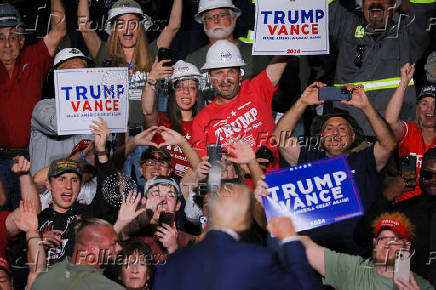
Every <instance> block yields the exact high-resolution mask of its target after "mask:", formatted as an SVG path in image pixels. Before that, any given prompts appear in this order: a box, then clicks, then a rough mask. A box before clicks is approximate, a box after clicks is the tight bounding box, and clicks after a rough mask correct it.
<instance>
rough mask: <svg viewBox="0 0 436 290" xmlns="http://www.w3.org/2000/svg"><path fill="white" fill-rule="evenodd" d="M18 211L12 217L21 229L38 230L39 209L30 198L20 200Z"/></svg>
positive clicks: (25, 230)
mask: <svg viewBox="0 0 436 290" xmlns="http://www.w3.org/2000/svg"><path fill="white" fill-rule="evenodd" d="M17 212H18V214H16V215H13V216H12V219H13V221H14V222H15V224H16V225H17V227H18V228H19V229H20V230H21V231H23V232H28V231H37V230H38V210H37V208H36V205H34V204H33V202H32V201H31V200H30V199H25V200H22V201H20V207H19V208H18V209H17Z"/></svg>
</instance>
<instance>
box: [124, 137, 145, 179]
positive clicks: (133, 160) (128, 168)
mask: <svg viewBox="0 0 436 290" xmlns="http://www.w3.org/2000/svg"><path fill="white" fill-rule="evenodd" d="M131 138H133V137H132V136H130V137H129V139H131ZM147 148H148V146H137V147H136V148H135V151H133V152H132V153H130V154H129V156H127V158H126V161H124V165H123V173H124V175H125V176H126V177H131V176H132V165H133V166H134V167H135V176H136V182H137V184H138V185H142V186H143V185H144V183H145V180H144V178H142V177H141V172H139V169H138V166H139V161H140V160H141V155H142V152H144V151H145V150H147Z"/></svg>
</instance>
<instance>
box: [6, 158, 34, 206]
mask: <svg viewBox="0 0 436 290" xmlns="http://www.w3.org/2000/svg"><path fill="white" fill-rule="evenodd" d="M13 161H14V164H13V165H12V168H11V170H12V172H14V173H15V174H18V175H19V176H20V177H19V179H20V191H21V198H22V199H27V200H31V201H32V203H33V204H34V205H35V207H36V209H37V210H38V212H40V211H41V201H40V199H39V196H38V191H37V189H36V186H35V183H34V182H33V178H32V176H31V175H30V166H31V163H30V162H29V161H28V160H27V159H26V158H25V157H24V156H15V157H14V158H13Z"/></svg>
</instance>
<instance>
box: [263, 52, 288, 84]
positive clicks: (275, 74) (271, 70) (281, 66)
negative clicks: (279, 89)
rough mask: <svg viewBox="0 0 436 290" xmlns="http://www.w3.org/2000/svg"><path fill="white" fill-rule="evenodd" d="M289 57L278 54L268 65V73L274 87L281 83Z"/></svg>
mask: <svg viewBox="0 0 436 290" xmlns="http://www.w3.org/2000/svg"><path fill="white" fill-rule="evenodd" d="M288 59H289V57H288V56H276V57H274V58H273V59H272V61H271V63H270V64H269V65H268V66H267V67H266V74H267V75H268V78H269V80H270V81H271V83H272V85H273V87H275V86H277V85H278V84H279V80H280V79H281V78H282V75H283V72H284V71H285V67H286V65H287V64H288Z"/></svg>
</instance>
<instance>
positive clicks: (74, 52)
mask: <svg viewBox="0 0 436 290" xmlns="http://www.w3.org/2000/svg"><path fill="white" fill-rule="evenodd" d="M69 53H71V54H82V53H81V52H80V50H78V49H77V48H72V49H71V50H70V51H69Z"/></svg>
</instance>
